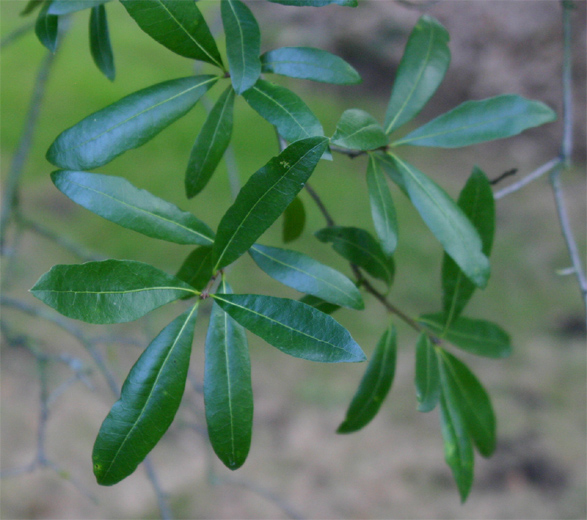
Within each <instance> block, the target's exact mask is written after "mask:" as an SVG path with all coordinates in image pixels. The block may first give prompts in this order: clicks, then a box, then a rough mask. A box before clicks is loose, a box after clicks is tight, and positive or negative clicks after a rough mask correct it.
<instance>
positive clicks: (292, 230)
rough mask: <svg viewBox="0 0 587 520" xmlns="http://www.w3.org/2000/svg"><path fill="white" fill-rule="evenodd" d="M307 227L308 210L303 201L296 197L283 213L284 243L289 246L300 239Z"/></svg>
mask: <svg viewBox="0 0 587 520" xmlns="http://www.w3.org/2000/svg"><path fill="white" fill-rule="evenodd" d="M305 225H306V210H305V209H304V204H303V203H302V199H300V198H299V197H296V198H295V199H294V200H292V202H291V204H290V205H289V206H288V207H287V208H286V209H285V211H284V212H283V235H282V238H283V243H284V244H287V243H289V242H293V241H294V240H295V239H296V238H299V237H300V236H301V235H302V233H303V232H304V227H305Z"/></svg>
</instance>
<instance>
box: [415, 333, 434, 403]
mask: <svg viewBox="0 0 587 520" xmlns="http://www.w3.org/2000/svg"><path fill="white" fill-rule="evenodd" d="M414 382H415V384H416V396H417V398H418V411H419V412H430V411H432V410H434V408H435V407H436V404H437V403H438V399H439V397H440V372H439V369H438V358H437V356H436V351H435V349H434V345H432V342H431V341H430V338H429V337H428V336H427V335H426V334H420V336H419V337H418V342H417V343H416V377H415V380H414Z"/></svg>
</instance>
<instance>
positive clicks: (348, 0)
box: [269, 0, 359, 7]
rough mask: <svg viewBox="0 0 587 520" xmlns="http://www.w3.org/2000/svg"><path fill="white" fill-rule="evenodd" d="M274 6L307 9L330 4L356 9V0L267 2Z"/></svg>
mask: <svg viewBox="0 0 587 520" xmlns="http://www.w3.org/2000/svg"><path fill="white" fill-rule="evenodd" d="M269 1H270V2H273V3H274V4H282V5H295V6H309V7H323V6H325V5H330V4H338V5H345V6H349V7H357V6H358V5H359V2H358V0H269Z"/></svg>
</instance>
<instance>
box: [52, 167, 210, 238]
mask: <svg viewBox="0 0 587 520" xmlns="http://www.w3.org/2000/svg"><path fill="white" fill-rule="evenodd" d="M51 179H52V180H53V182H54V183H55V186H57V188H58V189H59V190H60V191H61V192H63V193H64V194H65V195H67V196H68V197H69V198H70V199H71V200H73V201H74V202H76V203H77V204H79V205H80V206H83V207H84V208H86V209H89V210H90V211H92V212H94V213H96V214H97V215H100V216H101V217H103V218H105V219H107V220H110V221H111V222H115V223H116V224H118V225H120V226H122V227H125V228H127V229H132V230H133V231H136V232H137V233H142V234H143V235H146V236H148V237H151V238H158V239H159V240H167V241H168V242H174V243H176V244H199V245H212V243H213V241H214V232H213V231H212V230H211V229H210V228H209V227H208V226H207V225H206V224H205V223H204V222H202V221H201V220H199V219H197V218H196V217H194V215H192V214H191V213H189V212H187V211H182V210H180V209H179V208H178V207H177V206H176V205H175V204H171V203H170V202H167V201H165V200H163V199H160V198H159V197H155V195H152V194H151V193H149V192H148V191H145V190H140V189H138V188H136V187H135V186H133V185H132V184H131V183H130V182H128V181H127V180H126V179H123V178H122V177H115V176H113V175H101V174H99V173H87V172H76V171H69V170H59V171H56V172H53V173H52V174H51Z"/></svg>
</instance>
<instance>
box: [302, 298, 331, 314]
mask: <svg viewBox="0 0 587 520" xmlns="http://www.w3.org/2000/svg"><path fill="white" fill-rule="evenodd" d="M299 301H301V302H302V303H305V304H306V305H310V306H312V307H314V308H315V309H318V310H319V311H320V312H323V313H324V314H332V313H333V312H334V311H337V310H338V309H340V306H339V305H334V303H330V302H327V301H326V300H323V299H322V298H316V296H312V295H311V294H306V296H304V297H303V298H300V300H299Z"/></svg>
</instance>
